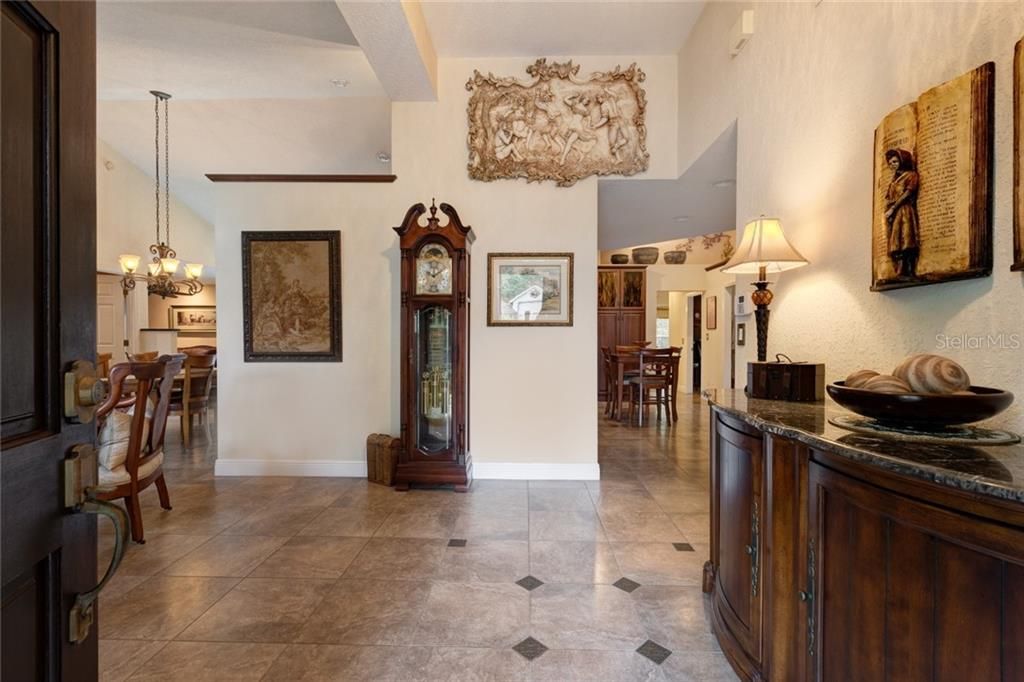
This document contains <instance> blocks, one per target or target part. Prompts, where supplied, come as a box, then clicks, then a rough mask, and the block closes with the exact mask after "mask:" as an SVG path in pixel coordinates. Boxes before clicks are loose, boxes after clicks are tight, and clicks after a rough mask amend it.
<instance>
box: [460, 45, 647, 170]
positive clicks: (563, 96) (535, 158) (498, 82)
mask: <svg viewBox="0 0 1024 682" xmlns="http://www.w3.org/2000/svg"><path fill="white" fill-rule="evenodd" d="M579 70H580V67H579V65H578V64H573V63H572V61H569V62H566V63H564V64H558V63H553V64H548V63H547V60H546V59H538V60H537V61H536V62H535V63H534V64H532V65H530V66H528V67H527V68H526V73H527V74H528V75H529V76H531V78H532V80H531V81H529V82H523V81H520V80H518V79H516V78H511V77H499V76H495V75H493V74H490V73H488V74H487V75H486V76H485V75H483V74H481V73H480V72H479V71H474V72H473V77H472V78H470V79H469V81H468V82H467V83H466V89H467V90H469V91H470V92H472V93H473V94H472V95H471V96H470V98H469V105H468V107H467V114H468V116H469V137H468V140H467V142H468V145H469V164H468V170H469V177H471V178H473V179H474V180H484V181H488V182H489V181H491V180H498V179H503V178H526V179H527V180H528V181H530V182H533V181H537V182H539V181H542V180H554V181H555V182H556V183H558V185H559V186H560V187H569V186H572V185H573V184H575V183H576V181H577V180H580V179H582V178H585V177H588V176H590V175H634V174H636V173H641V172H643V171H645V170H647V166H648V162H649V159H650V155H649V154H648V153H647V146H646V145H647V127H646V124H645V123H644V115H645V109H646V106H647V101H646V98H645V93H644V90H643V88H642V87H640V84H641V83H643V81H644V79H645V75H644V72H643V71H642V70H641V69H640V68H639V67H637V65H636V64H632V65H630V67H629V68H628V69H625V70H623V69H622V68H621V67H620V66H616V67H615V70H614V71H607V72H599V73H593V74H591V75H590V77H589V78H587V79H585V80H584V79H580V78H578V74H579Z"/></svg>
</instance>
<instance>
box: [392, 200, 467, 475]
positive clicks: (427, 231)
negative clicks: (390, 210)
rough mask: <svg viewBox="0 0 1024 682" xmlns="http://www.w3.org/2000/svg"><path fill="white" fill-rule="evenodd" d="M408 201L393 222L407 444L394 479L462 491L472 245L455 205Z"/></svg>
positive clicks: (404, 438) (404, 433)
mask: <svg viewBox="0 0 1024 682" xmlns="http://www.w3.org/2000/svg"><path fill="white" fill-rule="evenodd" d="M440 209H441V212H442V213H444V214H445V215H446V216H447V217H448V222H447V224H444V225H442V224H441V219H440V218H438V216H437V211H438V207H437V206H434V205H431V207H430V209H429V210H430V217H429V218H427V220H426V224H425V225H424V224H421V223H420V219H421V218H422V217H423V215H424V214H425V213H426V212H427V210H428V209H427V208H426V207H424V205H423V204H416V205H415V206H413V207H412V208H410V209H409V210H408V211H407V212H406V214H405V219H404V220H403V221H402V224H401V225H399V226H398V227H396V228H395V232H397V233H398V236H399V246H400V247H401V249H402V387H401V392H402V393H401V395H402V449H401V450H400V452H399V455H398V465H397V466H396V468H395V484H396V486H397V487H398V488H399V489H400V490H401V489H407V488H408V487H409V485H410V484H413V483H424V484H451V485H454V486H455V490H456V491H459V492H465V491H466V489H467V488H468V487H469V484H470V481H471V480H472V477H473V464H472V458H471V457H470V454H469V423H468V422H469V390H468V384H469V305H470V299H469V247H470V245H471V244H472V243H473V238H474V237H473V231H472V229H470V227H469V226H468V225H463V224H462V223H461V222H460V221H459V216H458V214H457V213H456V212H455V209H454V208H452V207H451V206H449V205H448V204H441V206H440Z"/></svg>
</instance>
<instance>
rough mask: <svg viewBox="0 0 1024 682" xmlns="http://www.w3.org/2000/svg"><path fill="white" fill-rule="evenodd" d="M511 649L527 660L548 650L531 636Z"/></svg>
mask: <svg viewBox="0 0 1024 682" xmlns="http://www.w3.org/2000/svg"><path fill="white" fill-rule="evenodd" d="M512 649H513V650H514V651H515V652H516V653H517V654H519V655H520V656H522V657H523V658H525V659H526V660H528V661H532V660H533V659H535V658H538V657H540V655H541V654H543V653H544V652H545V651H547V650H548V648H547V647H546V646H544V645H543V644H541V643H540V642H538V641H537V640H535V639H534V638H533V637H527V638H526V639H524V640H523V641H521V642H520V643H519V644H516V645H515V646H514V647H512ZM662 660H664V659H662Z"/></svg>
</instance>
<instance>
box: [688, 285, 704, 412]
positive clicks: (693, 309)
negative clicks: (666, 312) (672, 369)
mask: <svg viewBox="0 0 1024 682" xmlns="http://www.w3.org/2000/svg"><path fill="white" fill-rule="evenodd" d="M689 308H690V329H691V335H690V339H691V341H690V352H689V356H690V374H691V379H690V381H691V385H692V387H693V388H692V390H691V392H692V393H700V386H701V381H700V369H701V332H702V329H703V325H702V323H701V312H702V310H703V309H704V296H703V295H701V294H697V295H695V296H691V297H690V306H689Z"/></svg>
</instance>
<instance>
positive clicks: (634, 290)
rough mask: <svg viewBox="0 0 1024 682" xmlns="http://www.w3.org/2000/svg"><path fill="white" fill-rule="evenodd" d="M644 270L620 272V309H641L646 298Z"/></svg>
mask: <svg viewBox="0 0 1024 682" xmlns="http://www.w3.org/2000/svg"><path fill="white" fill-rule="evenodd" d="M645 275H646V272H645V271H644V270H623V271H622V307H623V308H643V307H644V303H645V301H644V299H645V298H646V296H647V287H645V286H644V276H645Z"/></svg>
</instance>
